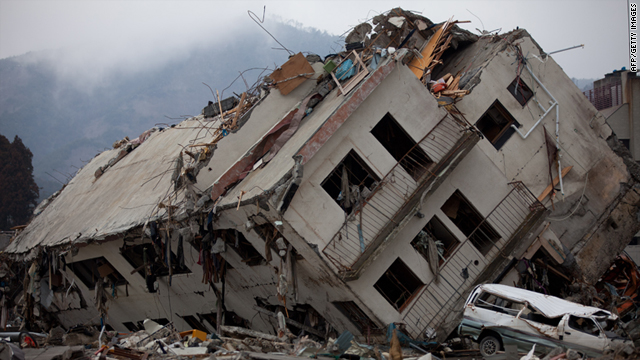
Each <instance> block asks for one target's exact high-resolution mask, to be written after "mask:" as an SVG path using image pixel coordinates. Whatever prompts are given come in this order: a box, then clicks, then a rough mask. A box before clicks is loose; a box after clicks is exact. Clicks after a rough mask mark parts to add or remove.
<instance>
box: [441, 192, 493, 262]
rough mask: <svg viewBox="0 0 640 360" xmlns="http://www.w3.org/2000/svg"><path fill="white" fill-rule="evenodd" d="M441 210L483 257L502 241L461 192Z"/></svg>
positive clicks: (450, 199) (455, 193) (456, 193)
mask: <svg viewBox="0 0 640 360" xmlns="http://www.w3.org/2000/svg"><path fill="white" fill-rule="evenodd" d="M441 209H442V212H444V213H445V215H447V217H449V219H451V221H452V222H453V223H454V224H455V225H456V226H457V227H458V229H460V231H462V233H463V234H465V236H467V237H468V238H469V241H471V243H472V244H473V246H475V247H476V249H478V250H479V251H480V252H481V253H482V255H487V253H488V252H489V250H491V247H492V246H493V244H494V243H495V242H496V241H498V239H500V235H498V233H497V232H496V231H495V230H494V229H493V227H492V226H491V225H489V223H488V222H486V221H484V217H483V216H482V215H480V213H479V212H478V210H476V209H475V208H474V207H473V205H471V203H470V202H469V200H467V198H465V197H464V195H462V193H461V192H460V191H459V190H456V191H455V192H454V193H453V195H451V197H450V198H449V199H448V200H447V201H446V202H445V203H444V205H442V208H441Z"/></svg>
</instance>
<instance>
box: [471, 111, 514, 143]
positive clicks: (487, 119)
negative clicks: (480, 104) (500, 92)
mask: <svg viewBox="0 0 640 360" xmlns="http://www.w3.org/2000/svg"><path fill="white" fill-rule="evenodd" d="M494 111H495V112H497V113H498V115H500V116H502V117H503V118H504V119H505V120H506V124H505V125H500V124H499V123H498V121H499V120H500V119H496V116H495V114H494ZM491 125H493V126H495V127H497V128H498V129H499V131H498V132H497V133H495V134H487V133H488V130H489V128H490V127H491ZM511 125H515V126H516V127H520V123H519V122H518V121H517V120H516V119H515V118H514V117H513V115H511V113H509V111H507V109H506V108H505V107H504V105H502V103H501V102H500V101H499V100H497V99H496V100H495V101H494V102H493V103H492V104H491V106H489V108H488V109H487V110H486V111H485V112H484V114H482V116H480V118H478V121H476V123H475V125H474V126H475V127H476V128H477V129H478V130H479V131H480V132H481V133H482V135H483V136H484V137H485V139H487V140H488V141H489V142H490V143H491V145H493V147H494V148H495V149H496V150H500V149H501V148H502V146H504V144H505V143H506V142H507V141H508V140H509V139H510V138H511V136H512V135H513V134H514V133H515V132H516V130H515V129H514V128H513V127H511Z"/></svg>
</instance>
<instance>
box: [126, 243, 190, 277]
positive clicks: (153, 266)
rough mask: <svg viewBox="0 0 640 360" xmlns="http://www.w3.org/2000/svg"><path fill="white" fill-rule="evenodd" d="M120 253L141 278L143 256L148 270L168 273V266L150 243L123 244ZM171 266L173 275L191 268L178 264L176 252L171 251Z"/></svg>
mask: <svg viewBox="0 0 640 360" xmlns="http://www.w3.org/2000/svg"><path fill="white" fill-rule="evenodd" d="M145 253H146V254H145ZM120 254H122V257H124V258H125V260H127V262H128V263H129V265H131V266H133V268H134V269H136V270H137V271H138V274H140V276H142V277H143V278H144V277H145V276H144V263H145V257H146V261H147V264H148V265H149V268H150V271H152V272H153V273H154V274H155V275H156V276H167V275H169V267H168V266H167V264H166V263H165V262H164V261H163V260H162V259H160V257H159V256H158V255H157V254H156V250H155V248H154V246H153V244H151V243H147V244H139V245H133V246H128V245H126V244H125V245H124V246H123V247H122V248H120ZM171 267H172V268H173V275H176V274H190V273H191V270H189V269H188V268H187V267H186V266H180V265H179V264H178V260H177V257H176V254H174V253H173V251H172V252H171Z"/></svg>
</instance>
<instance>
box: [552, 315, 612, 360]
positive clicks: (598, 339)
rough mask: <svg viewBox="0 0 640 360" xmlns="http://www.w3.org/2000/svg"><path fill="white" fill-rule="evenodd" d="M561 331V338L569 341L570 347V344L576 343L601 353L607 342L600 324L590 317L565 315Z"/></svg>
mask: <svg viewBox="0 0 640 360" xmlns="http://www.w3.org/2000/svg"><path fill="white" fill-rule="evenodd" d="M561 331H562V333H561V334H562V338H561V339H562V340H563V341H564V342H566V343H567V346H568V347H571V345H569V344H574V345H577V346H578V347H582V348H589V349H593V350H595V351H597V352H600V353H601V352H602V351H603V350H604V347H605V345H606V342H607V339H606V337H605V335H604V333H603V332H602V330H600V327H599V326H598V324H596V322H595V321H593V319H591V318H588V317H580V316H575V315H565V316H564V318H563V320H562V329H561Z"/></svg>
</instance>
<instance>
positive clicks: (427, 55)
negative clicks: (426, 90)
mask: <svg viewBox="0 0 640 360" xmlns="http://www.w3.org/2000/svg"><path fill="white" fill-rule="evenodd" d="M446 25H447V23H444V24H443V25H442V26H440V28H439V29H438V30H437V31H436V32H435V33H434V34H433V36H431V38H430V39H429V42H428V43H427V45H426V46H425V47H424V49H422V51H421V52H420V54H421V55H422V59H420V58H419V57H417V56H416V57H414V58H413V60H411V62H410V63H409V68H410V69H411V71H412V72H413V74H414V75H415V76H416V77H417V78H418V79H422V75H423V74H424V70H425V69H426V68H427V67H428V66H429V64H431V60H432V55H433V51H434V50H435V49H436V46H437V45H438V42H439V40H440V37H441V36H442V33H443V32H444V30H445V28H446Z"/></svg>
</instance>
